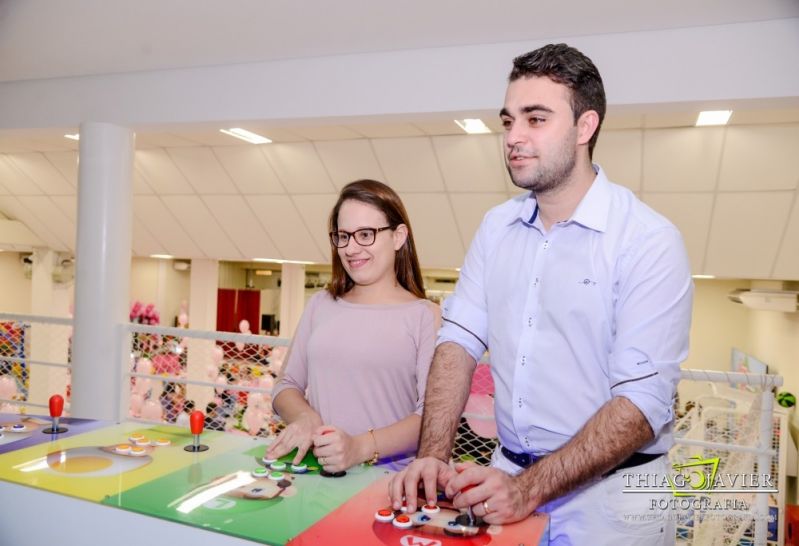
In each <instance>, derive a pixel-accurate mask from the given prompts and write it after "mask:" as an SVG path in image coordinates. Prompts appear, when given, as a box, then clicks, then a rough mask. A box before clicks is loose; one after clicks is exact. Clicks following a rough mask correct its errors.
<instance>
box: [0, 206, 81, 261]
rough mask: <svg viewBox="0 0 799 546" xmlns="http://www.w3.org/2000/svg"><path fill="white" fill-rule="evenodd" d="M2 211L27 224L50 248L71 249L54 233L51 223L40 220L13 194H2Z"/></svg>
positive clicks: (0, 210) (11, 217)
mask: <svg viewBox="0 0 799 546" xmlns="http://www.w3.org/2000/svg"><path fill="white" fill-rule="evenodd" d="M0 212H2V213H3V214H4V215H5V216H6V217H8V218H10V219H12V220H19V221H20V222H22V223H23V224H25V225H26V226H27V227H28V229H30V230H31V231H32V232H33V233H34V234H35V235H36V236H37V237H38V238H39V239H41V240H42V241H43V242H44V244H45V245H46V246H47V247H48V248H52V249H53V250H58V251H67V250H71V249H68V248H67V247H66V245H65V244H64V243H63V242H62V241H61V240H60V239H59V238H58V237H56V235H55V234H54V233H53V231H52V228H51V226H50V224H49V223H45V222H43V221H41V220H39V218H38V216H37V215H35V214H34V213H33V212H32V211H30V210H28V208H27V207H25V206H24V205H23V204H22V202H20V200H19V199H18V198H16V197H13V196H0Z"/></svg>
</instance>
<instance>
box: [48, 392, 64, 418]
mask: <svg viewBox="0 0 799 546" xmlns="http://www.w3.org/2000/svg"><path fill="white" fill-rule="evenodd" d="M63 411H64V398H63V397H62V396H61V395H58V394H54V395H53V396H51V397H50V417H61V413H62V412H63Z"/></svg>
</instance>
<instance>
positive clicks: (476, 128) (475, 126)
mask: <svg viewBox="0 0 799 546" xmlns="http://www.w3.org/2000/svg"><path fill="white" fill-rule="evenodd" d="M455 123H456V124H457V125H458V127H460V128H461V129H463V130H464V131H466V132H467V133H469V134H470V135H483V134H486V133H490V132H491V129H489V128H488V127H486V124H485V123H483V120H480V119H456V120H455Z"/></svg>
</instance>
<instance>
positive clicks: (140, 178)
mask: <svg viewBox="0 0 799 546" xmlns="http://www.w3.org/2000/svg"><path fill="white" fill-rule="evenodd" d="M153 193H154V192H153V189H152V188H151V187H150V184H148V183H147V180H146V178H145V177H144V174H143V173H142V172H141V169H139V166H138V165H137V164H135V163H134V164H133V195H152V194H153Z"/></svg>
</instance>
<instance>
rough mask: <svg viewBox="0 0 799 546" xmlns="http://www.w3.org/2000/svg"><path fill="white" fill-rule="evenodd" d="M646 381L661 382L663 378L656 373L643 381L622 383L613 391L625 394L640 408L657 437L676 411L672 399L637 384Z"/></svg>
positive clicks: (615, 393)
mask: <svg viewBox="0 0 799 546" xmlns="http://www.w3.org/2000/svg"><path fill="white" fill-rule="evenodd" d="M646 382H650V383H651V382H657V383H660V382H661V380H660V379H659V378H658V376H657V375H655V376H652V377H647V378H646V379H642V380H641V381H637V382H631V383H626V384H624V385H620V386H618V387H616V388H614V389H613V390H612V392H613V396H623V397H624V398H626V399H627V400H629V401H630V402H632V403H633V404H634V405H635V407H637V408H638V410H639V411H640V412H641V413H642V414H643V415H644V417H645V418H646V420H647V422H648V423H649V426H650V427H652V432H653V433H654V435H655V438H657V436H658V434H660V431H661V430H663V428H664V427H665V426H666V425H668V424H669V423H671V421H672V420H673V419H674V411H673V408H672V401H671V400H664V399H663V398H662V397H661V396H658V395H657V394H655V393H653V392H651V391H650V390H647V389H645V388H641V387H643V385H641V386H637V385H636V384H635V383H646ZM659 387H660V385H658V388H659Z"/></svg>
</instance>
